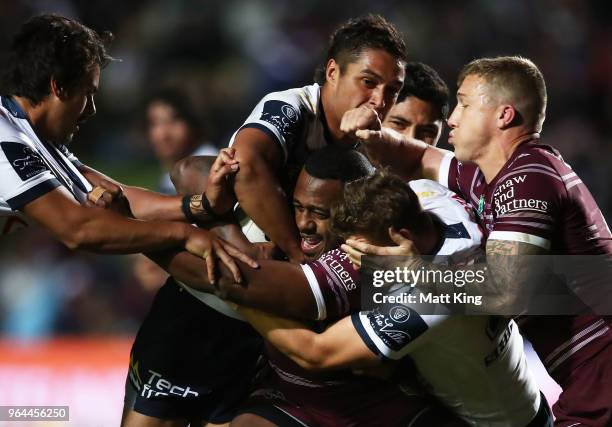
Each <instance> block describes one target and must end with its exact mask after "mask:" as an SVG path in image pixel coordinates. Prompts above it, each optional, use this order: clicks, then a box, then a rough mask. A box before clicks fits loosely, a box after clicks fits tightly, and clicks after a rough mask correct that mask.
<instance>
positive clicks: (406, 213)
mask: <svg viewBox="0 0 612 427" xmlns="http://www.w3.org/2000/svg"><path fill="white" fill-rule="evenodd" d="M331 220H332V222H331V227H332V232H333V233H334V234H335V235H337V236H339V237H340V238H342V239H346V238H347V237H349V236H351V235H356V234H358V235H361V236H364V237H367V238H368V239H369V240H370V241H372V242H375V243H376V242H377V243H383V242H386V241H387V240H388V239H389V232H388V230H389V227H393V228H395V229H396V230H399V229H401V228H406V229H409V230H414V231H417V230H421V229H422V228H423V227H425V226H426V225H427V223H428V216H427V214H426V213H424V212H423V210H422V208H421V204H420V202H419V198H418V197H417V195H416V193H415V192H414V191H412V189H411V188H410V186H409V185H408V183H407V182H406V181H405V180H403V179H401V178H399V177H398V176H396V175H393V174H390V173H387V172H384V171H383V172H377V173H375V174H373V175H371V176H368V177H366V178H362V179H358V180H356V181H353V182H349V183H347V184H345V185H344V194H343V200H342V202H340V203H338V204H336V205H335V206H334V207H333V208H332V210H331Z"/></svg>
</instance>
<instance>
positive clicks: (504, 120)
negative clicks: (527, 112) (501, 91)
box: [497, 104, 518, 129]
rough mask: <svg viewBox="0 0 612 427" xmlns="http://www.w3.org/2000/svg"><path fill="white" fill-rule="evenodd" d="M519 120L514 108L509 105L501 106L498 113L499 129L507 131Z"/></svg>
mask: <svg viewBox="0 0 612 427" xmlns="http://www.w3.org/2000/svg"><path fill="white" fill-rule="evenodd" d="M517 118H518V112H517V111H516V109H515V108H514V106H512V105H509V104H504V105H500V106H499V108H498V113H497V127H498V128H499V129H506V128H508V127H510V125H512V124H515V123H514V122H515V120H516V119H517Z"/></svg>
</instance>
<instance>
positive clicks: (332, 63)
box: [325, 58, 340, 87]
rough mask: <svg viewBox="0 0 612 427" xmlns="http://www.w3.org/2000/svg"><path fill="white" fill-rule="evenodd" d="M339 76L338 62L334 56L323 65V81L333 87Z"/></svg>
mask: <svg viewBox="0 0 612 427" xmlns="http://www.w3.org/2000/svg"><path fill="white" fill-rule="evenodd" d="M339 77H340V64H338V63H337V62H336V60H335V59H334V58H332V59H330V60H329V61H327V64H326V65H325V82H326V83H328V84H330V85H331V86H333V87H335V86H336V84H337V83H338V78H339Z"/></svg>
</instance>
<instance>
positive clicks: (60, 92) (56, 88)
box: [49, 76, 68, 100]
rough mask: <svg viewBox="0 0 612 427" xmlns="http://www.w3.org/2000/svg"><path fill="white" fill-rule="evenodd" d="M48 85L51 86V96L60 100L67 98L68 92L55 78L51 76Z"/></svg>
mask: <svg viewBox="0 0 612 427" xmlns="http://www.w3.org/2000/svg"><path fill="white" fill-rule="evenodd" d="M49 84H50V86H51V95H53V96H55V97H56V98H59V99H61V100H64V99H66V98H67V96H68V92H67V91H66V89H65V88H64V87H63V86H62V85H60V84H59V83H58V81H57V80H56V79H55V77H53V76H51V79H50V82H49Z"/></svg>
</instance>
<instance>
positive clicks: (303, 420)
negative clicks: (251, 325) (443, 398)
mask: <svg viewBox="0 0 612 427" xmlns="http://www.w3.org/2000/svg"><path fill="white" fill-rule="evenodd" d="M273 376H274V375H273ZM364 381H365V382H366V383H367V382H368V380H367V379H364ZM281 383H282V380H280V379H278V378H276V379H274V378H271V379H270V378H269V379H267V380H266V381H265V385H262V387H261V388H259V389H257V390H256V391H255V392H253V393H252V394H251V396H250V397H249V398H248V399H247V402H246V403H245V405H243V407H242V408H241V409H239V410H238V414H253V415H257V416H259V417H262V418H265V419H266V420H268V421H271V422H273V423H275V424H277V425H281V426H296V427H297V426H318V427H328V426H329V427H341V426H342V427H344V426H381V427H383V426H385V427H387V426H398V427H399V426H407V425H410V426H412V427H426V426H427V427H431V426H437V427H464V426H466V424H465V423H463V422H462V421H460V420H459V419H457V417H456V416H454V415H452V414H451V413H450V411H448V410H447V409H445V408H443V407H442V406H441V405H440V404H438V403H437V402H436V401H435V400H433V399H431V398H429V397H426V396H422V395H407V394H404V393H403V392H402V391H401V390H399V388H398V387H396V386H394V385H392V384H390V383H385V384H386V385H385V386H383V385H382V382H381V381H373V382H371V383H370V384H368V385H367V386H365V387H363V388H362V387H360V386H355V384H353V385H352V386H351V387H350V388H343V387H335V386H334V387H329V388H328V387H325V388H322V389H309V390H303V392H300V393H295V392H294V391H292V390H290V391H289V392H287V390H286V387H284V386H283V384H281Z"/></svg>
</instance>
